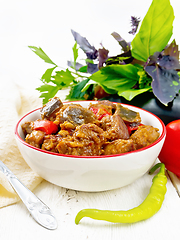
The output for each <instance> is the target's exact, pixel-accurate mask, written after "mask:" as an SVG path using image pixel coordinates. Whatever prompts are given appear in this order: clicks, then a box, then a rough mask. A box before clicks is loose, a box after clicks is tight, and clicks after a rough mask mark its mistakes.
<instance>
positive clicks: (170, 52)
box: [164, 40, 179, 60]
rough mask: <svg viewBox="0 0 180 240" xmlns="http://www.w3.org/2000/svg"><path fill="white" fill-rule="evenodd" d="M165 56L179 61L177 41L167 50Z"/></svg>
mask: <svg viewBox="0 0 180 240" xmlns="http://www.w3.org/2000/svg"><path fill="white" fill-rule="evenodd" d="M164 55H169V56H171V57H175V58H176V59H177V60H179V50H178V45H177V44H176V41H175V40H173V41H172V43H171V44H170V45H169V46H167V47H166V48H165V50H164Z"/></svg>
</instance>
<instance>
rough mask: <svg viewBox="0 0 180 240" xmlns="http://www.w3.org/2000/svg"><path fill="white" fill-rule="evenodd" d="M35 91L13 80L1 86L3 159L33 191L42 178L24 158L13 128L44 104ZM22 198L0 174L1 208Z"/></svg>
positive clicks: (0, 107)
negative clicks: (23, 117) (25, 115)
mask: <svg viewBox="0 0 180 240" xmlns="http://www.w3.org/2000/svg"><path fill="white" fill-rule="evenodd" d="M41 102H42V101H41V100H40V99H39V97H38V92H37V91H36V90H29V89H23V88H22V87H18V86H17V85H15V83H13V82H11V81H6V80H4V81H2V82H1V86H0V160H1V161H3V162H4V163H5V164H6V165H7V167H8V168H9V169H10V170H11V171H12V172H13V173H14V174H15V175H16V176H17V177H18V178H19V179H20V181H22V183H23V184H24V185H25V186H27V187H28V188H29V189H30V190H33V189H34V188H35V187H36V186H37V185H38V184H39V183H40V182H41V181H42V178H41V177H40V176H38V175H37V174H36V173H34V172H33V171H32V170H31V169H30V168H29V166H28V165H27V164H26V162H25V161H24V159H23V157H22V156H21V154H20V152H19V149H18V147H17V144H16V140H15V135H14V130H15V125H16V123H17V122H18V120H19V118H20V117H21V116H22V115H24V114H25V113H27V112H29V111H31V110H32V109H35V108H37V107H40V106H41V104H42V103H41ZM17 201H19V197H18V196H17V194H16V193H15V192H14V190H13V189H12V187H11V186H10V184H9V183H8V181H7V179H6V177H5V176H4V175H3V174H2V173H0V208H1V207H4V206H7V205H10V204H13V203H16V202H17Z"/></svg>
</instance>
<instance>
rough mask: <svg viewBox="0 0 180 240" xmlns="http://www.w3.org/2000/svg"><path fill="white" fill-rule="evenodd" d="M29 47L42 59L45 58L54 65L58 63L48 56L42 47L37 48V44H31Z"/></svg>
mask: <svg viewBox="0 0 180 240" xmlns="http://www.w3.org/2000/svg"><path fill="white" fill-rule="evenodd" d="M29 48H30V49H31V50H32V51H33V52H34V53H35V54H37V55H38V56H39V57H40V58H41V59H43V60H44V61H45V62H46V63H50V64H53V65H56V64H55V63H54V62H53V61H52V60H51V59H50V58H49V57H48V56H47V54H46V53H45V52H44V51H43V50H42V48H40V47H39V48H37V47H35V46H29Z"/></svg>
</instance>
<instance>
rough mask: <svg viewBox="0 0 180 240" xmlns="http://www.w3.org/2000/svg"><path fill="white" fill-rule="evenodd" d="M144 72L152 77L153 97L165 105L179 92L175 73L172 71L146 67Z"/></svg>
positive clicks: (177, 78)
mask: <svg viewBox="0 0 180 240" xmlns="http://www.w3.org/2000/svg"><path fill="white" fill-rule="evenodd" d="M145 70H146V72H147V73H148V74H149V75H150V76H151V77H152V79H153V81H152V84H151V86H152V89H153V93H154V95H155V96H156V97H157V98H158V99H159V101H160V102H162V103H163V104H164V105H167V104H168V103H169V102H171V101H172V100H173V99H174V97H175V96H176V94H177V93H178V92H179V90H180V81H179V76H178V74H177V72H176V71H175V70H173V69H171V70H167V69H163V68H161V67H159V66H158V65H156V66H147V67H146V68H145Z"/></svg>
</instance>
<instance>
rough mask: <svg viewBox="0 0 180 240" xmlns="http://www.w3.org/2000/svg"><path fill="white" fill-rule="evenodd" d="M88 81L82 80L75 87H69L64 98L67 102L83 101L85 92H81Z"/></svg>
mask: <svg viewBox="0 0 180 240" xmlns="http://www.w3.org/2000/svg"><path fill="white" fill-rule="evenodd" d="M88 81H89V79H85V80H82V81H81V82H79V83H77V84H76V85H74V86H72V87H71V90H70V93H69V95H68V96H67V97H66V99H68V100H71V101H73V100H85V98H84V95H85V94H86V91H84V92H82V89H83V88H84V86H85V85H86V84H87V83H88Z"/></svg>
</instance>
